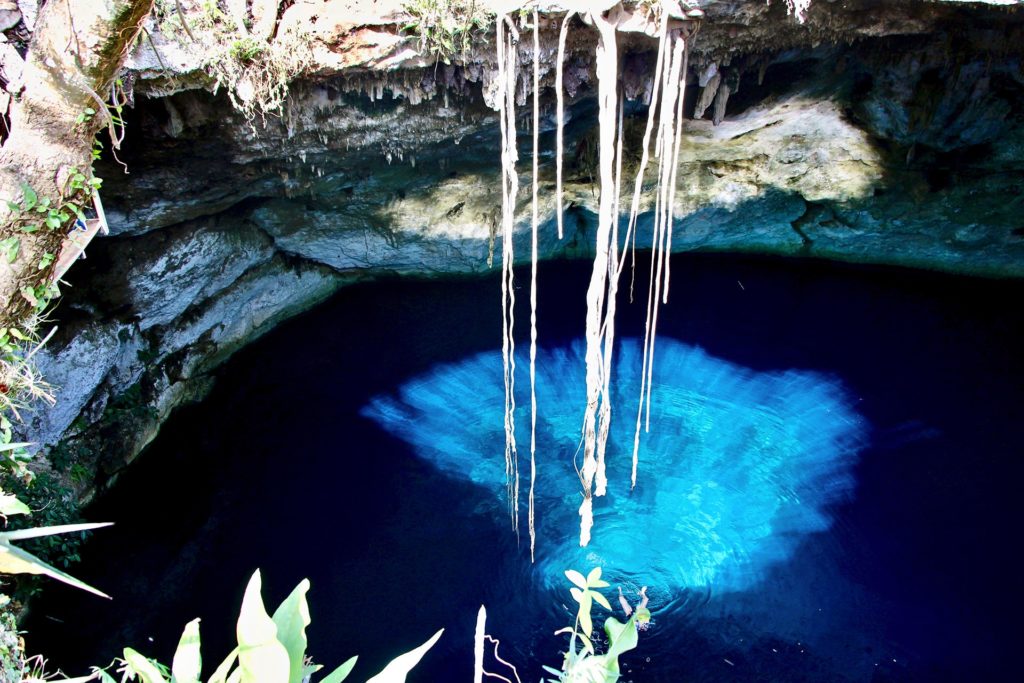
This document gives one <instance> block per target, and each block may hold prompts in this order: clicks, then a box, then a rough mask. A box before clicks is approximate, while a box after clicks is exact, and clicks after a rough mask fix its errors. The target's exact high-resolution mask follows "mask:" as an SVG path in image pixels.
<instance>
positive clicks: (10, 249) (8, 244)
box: [0, 237, 21, 263]
mask: <svg viewBox="0 0 1024 683" xmlns="http://www.w3.org/2000/svg"><path fill="white" fill-rule="evenodd" d="M0 251H2V252H3V255H4V256H5V257H6V258H7V262H8V263H14V262H15V261H17V260H18V252H20V251H21V240H20V239H18V238H17V237H8V238H7V239H5V240H2V241H0Z"/></svg>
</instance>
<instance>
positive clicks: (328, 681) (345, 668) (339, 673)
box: [320, 657, 359, 683]
mask: <svg viewBox="0 0 1024 683" xmlns="http://www.w3.org/2000/svg"><path fill="white" fill-rule="evenodd" d="M357 659H359V657H352V658H350V659H349V660H348V661H346V662H345V663H344V664H342V665H341V666H339V667H338V668H337V669H335V670H334V671H332V672H331V673H329V674H327V675H326V676H324V678H323V680H321V681H320V683H341V682H342V681H343V680H345V679H346V678H348V675H349V674H350V673H352V669H353V667H355V665H356V660H357Z"/></svg>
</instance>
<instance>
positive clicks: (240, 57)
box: [153, 0, 312, 122]
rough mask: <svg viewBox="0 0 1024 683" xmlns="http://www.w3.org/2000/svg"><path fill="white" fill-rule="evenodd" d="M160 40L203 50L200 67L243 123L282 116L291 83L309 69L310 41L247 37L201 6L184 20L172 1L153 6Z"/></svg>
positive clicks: (239, 26)
mask: <svg viewBox="0 0 1024 683" xmlns="http://www.w3.org/2000/svg"><path fill="white" fill-rule="evenodd" d="M153 13H154V16H155V17H156V19H157V25H158V26H159V27H160V32H161V33H162V34H163V35H164V37H166V38H168V39H170V40H175V41H177V42H179V43H181V44H182V45H183V46H186V47H187V46H188V45H189V44H192V43H198V44H200V45H202V46H203V47H202V55H203V67H204V69H205V70H206V72H207V73H208V74H209V76H210V77H211V78H212V79H213V88H214V91H216V90H217V89H218V88H220V87H221V86H223V87H224V89H225V90H226V92H227V95H228V98H229V99H230V100H231V104H232V105H233V106H234V107H235V109H236V110H237V111H239V112H241V113H242V114H243V115H244V116H245V118H246V120H248V121H250V122H251V121H253V120H254V119H255V117H256V116H257V115H259V116H260V117H265V116H267V115H268V114H275V113H278V112H279V111H280V110H281V107H282V105H283V104H284V101H285V97H286V96H287V95H288V85H289V84H290V83H291V81H292V79H293V78H294V77H295V76H296V75H298V74H299V73H301V72H302V70H303V69H305V68H306V67H307V66H309V65H310V64H312V57H311V54H310V41H309V39H308V36H307V35H306V33H305V32H303V31H298V30H287V31H284V32H282V33H277V34H276V35H274V36H272V37H271V38H270V39H268V40H264V39H263V38H261V37H259V36H254V35H252V34H250V32H249V27H248V26H247V25H246V22H245V21H238V20H237V19H236V18H235V17H231V16H229V15H228V14H227V13H225V12H223V11H221V9H220V7H219V6H218V4H217V2H216V1H215V0H205V1H204V3H203V5H202V9H201V11H200V12H198V13H190V14H188V16H186V15H185V14H184V13H182V12H181V11H180V6H179V5H178V3H177V2H176V1H175V0H157V2H156V4H155V5H154V8H153Z"/></svg>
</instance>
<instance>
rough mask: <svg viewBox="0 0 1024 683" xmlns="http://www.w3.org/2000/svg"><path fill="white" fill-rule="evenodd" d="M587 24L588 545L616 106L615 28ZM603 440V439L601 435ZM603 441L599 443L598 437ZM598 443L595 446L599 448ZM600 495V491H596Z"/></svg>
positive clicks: (584, 534)
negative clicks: (592, 45) (592, 93)
mask: <svg viewBox="0 0 1024 683" xmlns="http://www.w3.org/2000/svg"><path fill="white" fill-rule="evenodd" d="M590 16H591V20H592V21H593V22H594V26H596V27H597V29H598V32H599V33H600V40H599V42H598V45H597V77H598V122H599V131H600V145H599V149H600V176H601V199H600V203H599V210H598V223H597V244H596V250H595V256H594V267H593V270H592V271H591V276H590V286H589V287H588V289H587V324H586V378H587V406H586V412H585V413H584V418H583V468H582V476H583V496H584V499H583V504H582V505H581V506H580V510H579V513H580V517H581V520H580V545H581V546H585V545H587V544H588V543H589V542H590V529H591V528H592V527H593V524H594V521H593V504H592V501H591V489H592V485H593V482H594V479H595V477H598V478H599V481H600V480H601V479H603V478H604V472H603V471H601V473H600V475H598V470H599V469H601V470H603V462H602V463H599V462H598V459H597V451H598V442H599V434H598V429H597V424H596V423H597V412H598V408H599V404H600V403H601V395H602V390H603V387H604V377H603V375H604V367H605V365H606V363H605V358H604V356H605V353H611V349H610V348H605V347H604V345H603V344H602V329H603V328H604V327H605V319H604V316H603V315H602V314H603V313H604V309H605V301H606V296H607V294H608V279H609V277H608V276H609V271H610V268H609V263H610V261H609V253H610V251H611V247H610V242H611V235H612V226H613V224H614V223H615V222H616V221H617V220H618V217H617V216H615V215H614V214H613V212H614V209H615V191H614V187H615V170H614V169H615V165H614V161H615V147H616V145H615V136H616V123H617V116H616V107H617V104H618V98H617V90H618V50H617V44H616V30H615V25H614V24H612V23H611V22H610V21H609V20H608V19H607V18H606V17H604V16H602V15H601V14H599V13H593V12H592V13H591V15H590ZM603 436H604V437H605V439H606V438H607V432H604V434H603ZM601 441H603V439H601ZM603 448H604V443H601V449H602V450H603ZM601 493H603V491H601Z"/></svg>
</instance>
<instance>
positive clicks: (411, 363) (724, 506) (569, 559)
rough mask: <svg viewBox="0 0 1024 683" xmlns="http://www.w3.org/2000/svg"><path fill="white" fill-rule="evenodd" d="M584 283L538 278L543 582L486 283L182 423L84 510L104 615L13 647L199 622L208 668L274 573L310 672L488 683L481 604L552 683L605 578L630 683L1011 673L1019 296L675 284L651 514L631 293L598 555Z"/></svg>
mask: <svg viewBox="0 0 1024 683" xmlns="http://www.w3.org/2000/svg"><path fill="white" fill-rule="evenodd" d="M589 270H590V265H589V264H587V263H581V262H552V263H547V264H542V266H541V269H540V277H539V282H540V304H539V322H538V328H539V334H540V353H539V355H538V402H539V420H538V456H537V461H538V465H537V466H538V483H537V501H538V503H537V506H538V507H537V528H538V541H537V557H536V562H534V563H531V561H530V556H529V548H528V540H527V539H526V536H525V497H526V479H525V476H526V475H525V473H526V472H528V445H527V444H528V431H527V429H528V419H529V418H528V411H527V410H524V409H522V408H520V410H519V411H518V412H517V420H518V427H519V436H520V439H519V440H520V444H521V446H520V458H521V461H522V463H523V464H522V465H521V467H522V472H523V476H524V479H523V481H522V487H523V489H522V499H523V502H522V504H521V510H520V515H521V518H522V519H523V520H524V521H523V523H522V525H521V530H520V534H519V536H518V537H517V535H516V534H515V533H514V532H513V530H512V529H511V521H510V517H509V514H508V500H507V498H506V493H505V490H506V489H505V480H504V461H503V437H502V426H501V425H502V423H501V412H502V396H503V394H502V391H503V388H502V379H501V356H500V329H501V321H500V315H501V312H500V305H499V292H500V286H499V282H498V279H497V277H483V278H464V279H454V280H448V281H438V280H432V281H421V280H408V279H403V280H389V281H382V282H377V283H372V284H360V285H354V286H350V287H347V288H344V289H342V290H341V291H340V292H339V293H338V294H337V295H335V296H334V297H333V298H332V299H330V300H329V301H328V302H326V303H324V304H322V305H320V306H319V307H317V308H315V309H314V310H312V311H310V312H308V313H305V314H303V315H301V316H299V317H296V318H293V319H291V320H289V321H287V322H286V323H283V324H282V325H280V326H279V327H277V328H276V329H274V330H273V331H272V332H271V333H269V334H267V335H265V336H264V337H263V338H261V339H260V340H258V341H256V342H255V343H253V344H251V345H250V346H248V347H247V348H245V349H244V350H243V351H241V352H239V353H238V354H236V355H235V356H234V357H233V358H232V359H231V360H230V361H229V362H228V363H227V364H226V365H225V366H223V367H222V369H221V370H220V372H219V376H218V378H217V383H216V386H215V388H214V390H213V391H212V393H211V394H210V395H209V396H208V397H207V398H206V399H205V400H203V401H202V402H201V403H199V404H196V405H192V406H188V407H184V408H182V409H180V410H178V411H177V412H176V413H175V414H174V415H173V417H172V418H171V419H170V420H169V421H167V422H166V423H165V424H164V426H163V428H162V430H161V433H160V435H159V437H158V438H157V440H156V441H155V442H154V443H153V444H152V445H151V446H150V447H149V448H148V449H147V451H146V452H145V453H144V454H143V455H142V456H141V459H140V460H139V462H138V463H137V464H135V465H133V466H132V467H131V468H130V469H128V470H127V471H125V472H123V473H122V474H121V476H120V478H119V480H118V482H117V484H116V485H115V487H114V488H113V490H112V491H110V492H109V493H108V494H107V495H105V496H104V497H102V498H101V499H100V500H98V501H97V502H96V503H95V504H94V505H93V506H92V507H91V508H90V509H89V510H88V512H87V516H88V517H89V518H90V519H94V520H109V521H114V522H115V523H116V525H115V527H114V528H113V529H110V530H105V531H101V532H97V533H95V534H94V535H93V537H92V538H91V539H90V541H89V542H88V544H87V546H86V547H85V550H84V553H83V556H84V558H83V562H82V564H81V566H80V567H79V568H78V569H77V571H76V573H77V575H79V576H80V577H81V578H82V579H84V580H86V581H88V582H89V583H91V584H93V585H96V586H97V587H99V588H101V589H102V590H104V591H106V592H108V593H110V594H111V595H112V596H113V600H112V601H111V602H107V601H104V600H101V599H98V598H95V597H93V596H90V595H86V594H82V593H78V592H75V591H73V590H72V589H68V588H65V587H64V586H51V587H48V589H47V591H46V592H45V594H43V595H42V596H41V598H40V599H38V600H37V601H36V602H35V603H34V604H33V606H32V612H31V615H30V617H29V619H27V621H26V623H25V624H24V628H25V629H26V630H27V631H29V632H30V633H31V634H32V638H33V644H34V646H35V647H37V648H40V649H41V650H42V651H45V652H47V653H48V657H49V658H50V661H51V664H52V665H53V666H60V667H63V668H64V669H65V670H66V671H67V672H68V673H70V674H81V673H84V672H85V670H86V667H87V666H88V665H91V664H101V663H106V662H107V661H109V660H110V659H111V658H112V657H114V656H117V655H118V654H119V652H120V649H121V648H122V647H123V646H125V645H131V646H134V647H135V648H136V649H139V650H140V651H142V652H144V653H146V654H147V655H150V656H155V657H158V658H160V659H161V660H162V661H169V660H170V657H171V655H172V653H173V650H174V646H175V644H176V643H177V638H178V636H179V635H180V633H181V629H182V627H183V626H184V624H185V623H186V622H187V621H188V620H190V619H192V618H194V617H201V619H202V628H203V643H204V652H205V653H207V654H206V657H208V658H209V661H211V662H212V661H214V660H218V661H219V659H220V656H222V654H224V653H227V652H228V650H230V648H231V647H232V646H233V637H234V631H233V629H234V619H235V616H236V614H237V609H238V604H239V602H240V600H241V593H242V590H243V588H244V585H245V582H246V580H247V578H248V577H249V575H250V574H251V573H252V571H253V570H254V569H256V568H257V567H258V568H260V569H261V570H262V572H263V577H264V595H265V597H266V599H267V602H268V603H272V604H276V603H277V602H279V601H280V600H281V599H282V598H283V597H284V596H285V595H286V594H287V592H288V591H290V589H291V588H292V587H293V586H294V585H295V584H296V583H297V582H298V581H299V580H301V579H302V578H303V577H308V578H309V579H310V580H311V583H312V588H311V592H310V604H311V612H312V626H311V627H310V629H309V638H310V647H309V651H310V652H311V653H312V654H313V656H314V657H315V659H316V660H317V661H318V662H323V663H324V664H326V665H327V666H328V667H331V666H336V665H337V664H339V663H340V662H341V661H343V660H344V659H346V658H348V657H349V656H351V655H353V654H358V655H359V656H360V663H359V665H358V667H357V669H356V675H355V677H356V678H357V679H359V680H363V679H364V678H365V677H366V676H368V675H370V674H372V673H375V672H376V671H377V670H379V668H380V667H381V666H382V665H383V664H384V663H385V662H386V661H387V660H388V659H390V658H391V657H394V656H395V655H397V654H398V653H399V652H402V651H405V650H407V649H409V648H411V647H413V646H415V645H416V644H418V643H420V642H422V641H423V640H425V639H426V638H427V637H428V636H429V635H430V634H432V633H433V632H434V631H435V630H437V629H438V628H441V627H444V628H445V629H446V631H445V634H444V636H443V637H442V639H441V641H440V642H439V643H438V645H437V646H435V648H434V649H433V650H432V651H431V652H430V653H429V654H428V655H427V657H426V658H425V659H424V660H423V662H422V663H421V664H420V666H419V667H418V668H417V669H416V670H415V671H414V674H413V676H412V679H411V680H415V681H448V680H452V681H455V680H469V679H470V676H471V672H472V629H473V625H474V619H475V616H476V610H477V608H478V607H479V605H480V604H485V605H486V606H487V608H488V612H489V622H488V624H489V629H488V631H489V632H490V633H491V634H493V635H494V636H495V637H497V638H499V639H500V640H501V643H502V646H501V647H502V650H501V653H502V655H503V656H504V657H505V658H507V659H509V660H510V661H511V662H513V663H514V664H516V666H517V667H518V669H519V673H520V674H521V675H522V676H523V680H537V679H538V677H539V676H540V675H541V671H540V665H541V664H548V665H551V666H556V667H557V666H558V664H559V661H560V657H561V655H560V653H561V651H562V649H563V648H564V640H563V638H564V637H563V636H554V635H552V634H553V632H554V631H555V630H556V629H558V628H560V627H562V626H565V625H566V624H568V623H569V621H570V611H569V608H568V607H567V605H570V604H572V603H571V599H570V598H569V594H568V587H569V584H568V582H567V581H566V580H565V579H564V577H563V576H562V572H563V570H564V569H569V568H575V569H580V570H584V571H585V570H587V569H589V568H590V567H592V566H601V567H602V568H603V569H604V572H605V575H606V577H607V578H608V579H609V580H610V581H611V582H612V588H611V589H610V590H609V591H607V592H608V595H609V597H612V596H613V595H615V589H616V587H619V586H621V587H622V588H623V589H624V590H625V591H626V593H627V594H630V595H632V596H633V599H634V602H635V600H636V598H635V593H636V591H637V590H638V589H639V587H640V586H643V585H647V586H648V587H649V588H648V592H649V594H650V598H651V601H650V607H651V610H652V613H653V625H652V627H651V628H650V629H649V630H648V631H647V632H645V633H643V634H641V639H640V645H639V647H638V649H637V650H635V651H633V652H630V653H628V654H627V655H625V656H624V657H623V664H624V680H627V681H637V682H640V681H688V680H693V681H703V680H707V681H765V680H771V681H789V680H793V681H803V680H807V681H822V680H852V681H869V680H873V681H887V680H979V679H985V678H990V679H996V680H1000V679H1006V678H1007V677H1009V676H1010V675H1011V674H1010V672H1012V671H1015V670H1016V668H1017V667H1016V664H1015V661H1014V653H1015V652H1016V646H1017V644H1018V641H1019V635H1020V628H1019V614H1020V612H1021V609H1022V608H1024V589H1022V588H1021V587H1020V583H1019V581H1018V580H1017V574H1018V571H1017V566H1016V562H1015V561H1014V559H1013V547H1014V545H1015V543H1016V542H1015V540H1014V539H1015V538H1016V536H1017V533H1018V531H1019V529H1020V526H1021V522H1022V521H1024V513H1022V507H1021V502H1020V496H1019V493H1018V490H1017V489H1018V484H1017V482H1018V481H1020V477H1021V475H1022V471H1021V470H1022V468H1024V465H1022V464H1021V459H1020V457H1019V456H1020V452H1021V451H1020V445H1019V444H1020V443H1021V442H1022V438H1024V434H1022V433H1021V432H1022V424H1024V423H1022V421H1021V420H1020V415H1021V410H1022V409H1024V382H1022V381H1021V380H1022V377H1024V373H1022V370H1024V367H1022V364H1021V359H1020V355H1019V350H1020V345H1021V341H1022V339H1024V334H1022V333H1024V313H1022V311H1021V308H1020V301H1021V297H1022V295H1024V287H1022V285H1021V284H1020V283H1019V282H1016V281H1000V280H976V279H970V278H963V277H954V276H945V275H935V274H929V273H925V272H913V271H907V270H898V269H888V268H876V267H861V266H848V265H837V264H834V263H825V262H820V261H814V260H799V259H796V260H794V259H777V258H763V257H746V256H723V255H708V254H690V255H680V256H675V257H673V261H672V273H673V282H672V295H671V299H670V302H669V304H668V305H667V306H666V307H665V308H664V309H663V310H662V313H661V318H660V321H659V337H658V342H657V344H658V346H657V348H658V358H657V361H656V365H655V370H654V376H655V380H654V385H655V388H654V392H653V397H652V400H653V403H652V424H651V433H650V434H648V435H646V436H645V437H644V440H643V446H642V449H641V455H640V468H639V478H638V485H637V488H636V490H635V491H633V492H632V493H631V492H630V490H629V468H630V462H629V461H630V455H631V445H632V428H633V424H634V420H635V416H636V412H635V411H636V395H637V393H638V387H637V386H636V385H637V377H638V375H639V368H638V365H639V362H640V361H639V357H638V355H637V348H638V343H637V341H636V340H637V337H638V336H639V335H642V334H643V314H644V310H643V309H644V306H643V305H642V304H641V303H638V304H634V305H628V303H627V301H628V290H627V289H626V288H625V287H623V291H622V292H621V293H620V318H619V322H618V328H619V331H618V338H619V340H620V341H619V347H618V351H617V359H618V361H617V364H618V369H617V371H616V375H615V380H614V387H615V388H614V391H615V393H616V395H617V398H616V410H617V411H618V412H617V413H616V414H615V417H614V418H613V419H614V423H613V433H612V436H611V439H610V442H609V443H610V445H609V459H610V465H609V467H610V471H609V479H610V484H609V495H608V496H607V497H605V498H599V499H596V505H595V508H596V510H597V515H596V523H595V530H594V541H593V543H592V544H591V546H590V547H588V548H586V549H580V548H579V547H578V543H577V536H576V533H577V517H576V513H575V510H576V507H577V506H578V500H579V498H578V496H579V493H578V481H577V478H576V473H575V472H574V469H573V457H574V453H576V449H577V444H578V442H579V429H580V423H579V421H580V415H581V412H582V407H583V400H582V399H583V395H582V388H581V384H580V383H581V382H582V378H583V369H582V359H581V357H580V351H579V349H580V346H579V344H580V340H579V335H580V333H581V330H582V324H583V317H584V288H585V286H586V282H587V278H588V274H589ZM518 276H519V281H520V282H526V281H527V278H526V273H525V272H520V273H518ZM645 277H646V273H643V272H640V271H638V273H637V282H638V283H640V282H645ZM523 291H524V294H525V288H524V290H523ZM639 298H640V297H638V299H639ZM525 300H526V296H525V295H524V296H521V297H520V305H522V306H523V309H522V311H521V312H520V316H519V319H520V320H521V321H525V320H527V319H528V315H527V309H526V307H525V304H526V301H525ZM527 333H528V329H527V325H526V324H525V323H524V324H521V325H520V326H519V327H518V328H517V342H518V349H519V352H518V353H519V361H520V362H519V371H518V372H519V375H518V382H519V387H520V389H522V390H524V391H525V390H526V388H527V386H528V384H527V379H526V378H527V376H526V374H525V366H526V362H525V361H526V353H525V352H526V349H527V347H528V336H527ZM527 396H528V394H525V393H524V394H523V395H522V397H521V399H520V401H519V404H520V406H523V405H526V406H528V404H529V402H528V399H527V398H526V397H527ZM523 458H526V460H522V459H523ZM601 618H602V619H603V611H602V617H601ZM492 669H495V668H494V667H492ZM495 670H496V669H495ZM360 676H362V677H363V678H359V677H360Z"/></svg>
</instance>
